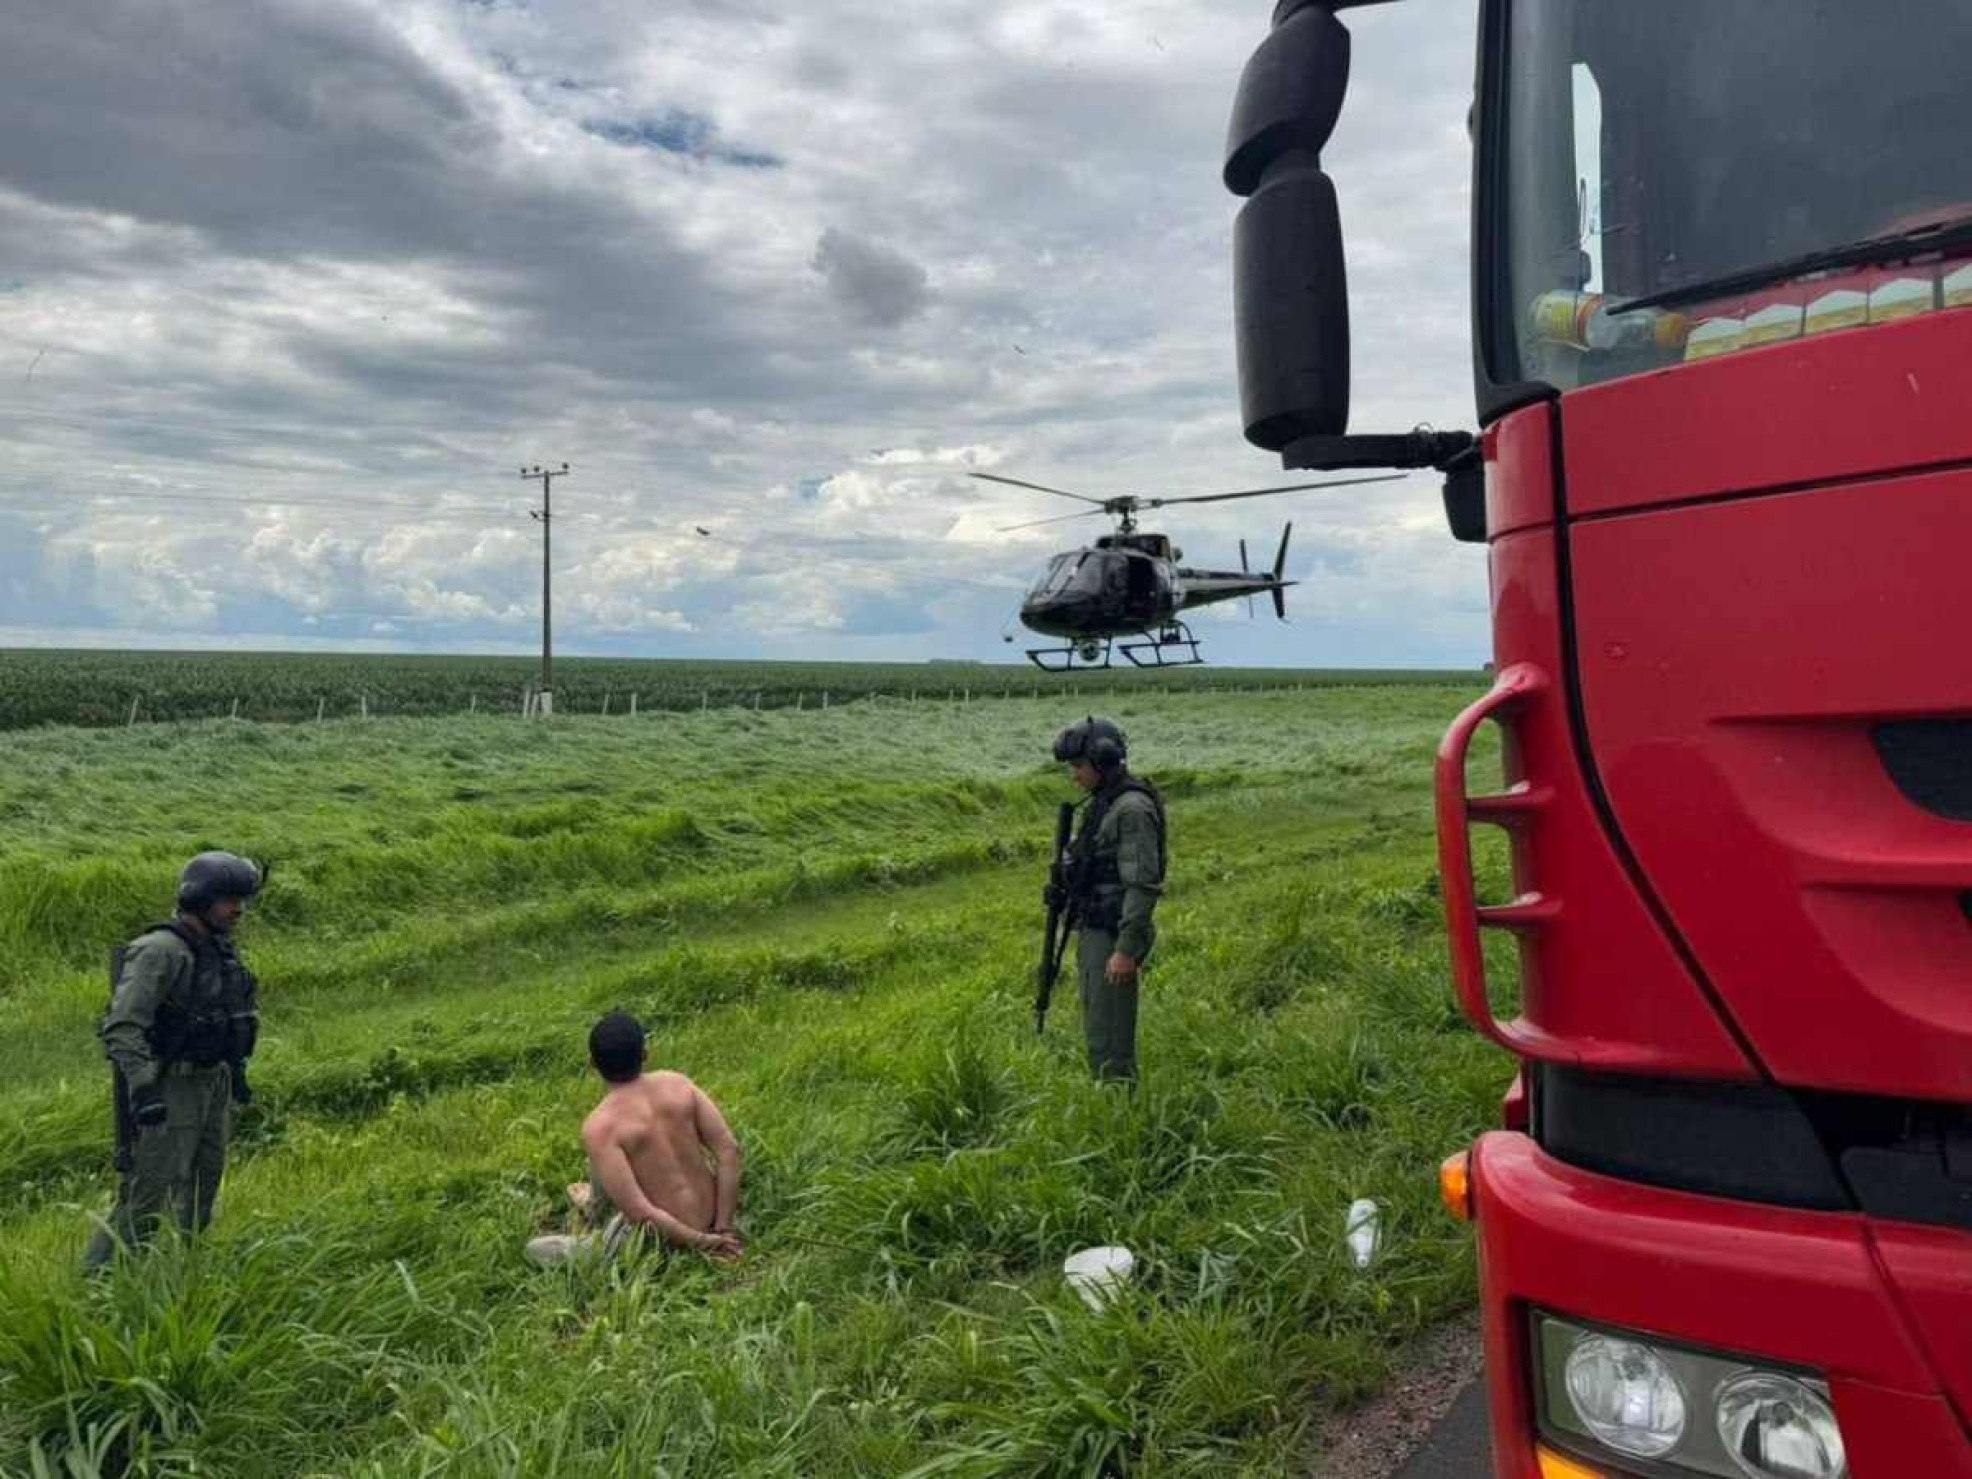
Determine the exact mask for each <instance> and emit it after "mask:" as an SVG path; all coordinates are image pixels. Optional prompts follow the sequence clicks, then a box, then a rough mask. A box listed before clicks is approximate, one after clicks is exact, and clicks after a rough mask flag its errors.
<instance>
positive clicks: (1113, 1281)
mask: <svg viewBox="0 0 1972 1479" xmlns="http://www.w3.org/2000/svg"><path fill="white" fill-rule="evenodd" d="M1136 1266H1137V1257H1136V1255H1135V1254H1134V1253H1132V1252H1131V1251H1130V1250H1129V1249H1128V1248H1084V1249H1082V1250H1081V1251H1080V1252H1078V1253H1071V1254H1069V1255H1068V1257H1067V1258H1066V1259H1065V1260H1063V1262H1062V1265H1061V1271H1062V1273H1063V1275H1064V1276H1066V1278H1067V1279H1068V1287H1069V1288H1071V1289H1073V1290H1074V1291H1075V1292H1076V1293H1077V1294H1079V1295H1081V1296H1082V1303H1084V1304H1086V1305H1087V1306H1088V1307H1089V1308H1090V1309H1092V1310H1099V1309H1101V1308H1102V1307H1103V1306H1104V1305H1106V1304H1108V1303H1109V1301H1110V1300H1112V1299H1114V1298H1115V1297H1116V1296H1117V1294H1118V1293H1120V1292H1121V1291H1122V1288H1123V1286H1124V1285H1125V1284H1127V1283H1129V1282H1130V1275H1131V1274H1132V1273H1133V1272H1134V1271H1135V1270H1136Z"/></svg>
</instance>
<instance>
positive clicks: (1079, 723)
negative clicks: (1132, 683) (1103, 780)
mask: <svg viewBox="0 0 1972 1479" xmlns="http://www.w3.org/2000/svg"><path fill="white" fill-rule="evenodd" d="M1129 753H1130V742H1129V741H1128V740H1127V739H1125V738H1124V737H1123V731H1122V730H1120V729H1118V728H1117V727H1116V726H1115V725H1114V724H1112V723H1111V722H1110V721H1109V720H1107V719H1098V718H1096V716H1095V715H1093V714H1091V715H1089V717H1088V718H1086V719H1077V720H1076V721H1075V722H1074V723H1073V724H1071V725H1069V726H1068V727H1067V728H1066V729H1064V730H1062V732H1061V733H1060V734H1058V735H1056V736H1055V737H1054V758H1055V759H1057V760H1062V761H1068V760H1086V761H1088V762H1089V764H1091V765H1093V766H1094V767H1095V768H1096V769H1097V770H1100V771H1104V772H1107V771H1111V770H1114V769H1115V768H1116V767H1117V766H1119V765H1121V764H1122V763H1123V761H1124V760H1125V759H1127V758H1128V756H1129Z"/></svg>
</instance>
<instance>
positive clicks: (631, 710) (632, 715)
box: [630, 693, 637, 719]
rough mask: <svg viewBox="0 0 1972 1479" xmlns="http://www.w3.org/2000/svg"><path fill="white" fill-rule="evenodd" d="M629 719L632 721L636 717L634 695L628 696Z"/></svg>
mask: <svg viewBox="0 0 1972 1479" xmlns="http://www.w3.org/2000/svg"><path fill="white" fill-rule="evenodd" d="M630 717H631V718H632V719H634V718H636V717H637V695H636V694H635V693H632V694H631V695H630Z"/></svg>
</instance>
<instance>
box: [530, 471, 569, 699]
mask: <svg viewBox="0 0 1972 1479" xmlns="http://www.w3.org/2000/svg"><path fill="white" fill-rule="evenodd" d="M520 475H521V477H522V478H524V479H526V480H527V481H528V482H530V483H531V482H533V481H534V479H536V478H539V479H540V480H541V506H540V507H539V508H530V509H529V510H528V511H527V512H528V513H529V514H530V515H531V516H532V517H533V519H534V521H535V522H536V523H538V524H539V525H540V526H541V697H540V704H541V709H540V711H541V713H543V714H552V713H554V711H555V625H554V616H555V607H554V561H553V551H554V540H553V525H554V502H553V497H552V495H553V492H554V482H555V479H556V478H560V477H566V476H567V475H568V464H567V463H566V462H564V463H563V464H562V465H561V466H560V467H523V468H522V469H521V470H520Z"/></svg>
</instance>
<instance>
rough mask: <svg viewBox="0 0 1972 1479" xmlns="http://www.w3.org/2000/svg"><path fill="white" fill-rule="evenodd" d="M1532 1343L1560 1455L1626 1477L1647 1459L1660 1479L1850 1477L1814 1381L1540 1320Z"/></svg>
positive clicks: (1548, 1427) (1544, 1435)
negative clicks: (1622, 1471) (1675, 1477)
mask: <svg viewBox="0 0 1972 1479" xmlns="http://www.w3.org/2000/svg"><path fill="white" fill-rule="evenodd" d="M1533 1335H1534V1358H1535V1363H1536V1368H1535V1372H1534V1388H1535V1395H1536V1397H1537V1399H1538V1410H1539V1420H1540V1432H1541V1439H1542V1441H1543V1443H1545V1444H1549V1445H1552V1446H1553V1447H1554V1448H1556V1449H1558V1450H1560V1451H1562V1452H1566V1453H1571V1454H1573V1455H1574V1456H1575V1457H1577V1458H1579V1459H1581V1460H1583V1461H1584V1462H1587V1463H1590V1464H1597V1463H1601V1464H1610V1465H1615V1466H1618V1467H1620V1461H1621V1460H1623V1459H1642V1460H1645V1461H1648V1462H1650V1463H1651V1464H1652V1467H1651V1470H1650V1472H1651V1473H1653V1474H1666V1475H1670V1474H1691V1475H1708V1476H1715V1479H1848V1475H1849V1466H1848V1459H1847V1456H1846V1454H1845V1453H1844V1450H1843V1445H1842V1432H1841V1428H1840V1426H1839V1425H1838V1424H1837V1422H1836V1420H1835V1410H1834V1407H1833V1406H1832V1404H1831V1403H1830V1402H1829V1399H1828V1387H1827V1385H1826V1384H1825V1383H1824V1382H1822V1381H1821V1380H1820V1379H1819V1378H1818V1377H1817V1376H1816V1375H1815V1374H1814V1373H1813V1372H1807V1371H1789V1370H1786V1369H1784V1368H1777V1367H1773V1366H1770V1365H1767V1364H1765V1363H1763V1362H1761V1361H1759V1360H1758V1359H1756V1358H1750V1357H1742V1356H1734V1355H1730V1354H1726V1353H1719V1354H1714V1353H1712V1352H1709V1351H1695V1350H1690V1349H1687V1348H1686V1347H1683V1346H1678V1345H1672V1344H1670V1343H1669V1342H1667V1341H1662V1340H1658V1339H1656V1338H1654V1337H1652V1336H1647V1335H1644V1334H1642V1333H1640V1332H1637V1331H1629V1330H1609V1329H1598V1328H1596V1327H1594V1326H1591V1325H1586V1324H1581V1323H1579V1322H1577V1321H1574V1320H1568V1319H1563V1318H1561V1317H1559V1316H1555V1315H1549V1314H1543V1313H1540V1312H1536V1313H1535V1314H1534V1316H1533ZM1708 1415H1709V1417H1710V1419H1711V1421H1709V1422H1708V1421H1706V1418H1707V1416H1708Z"/></svg>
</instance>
